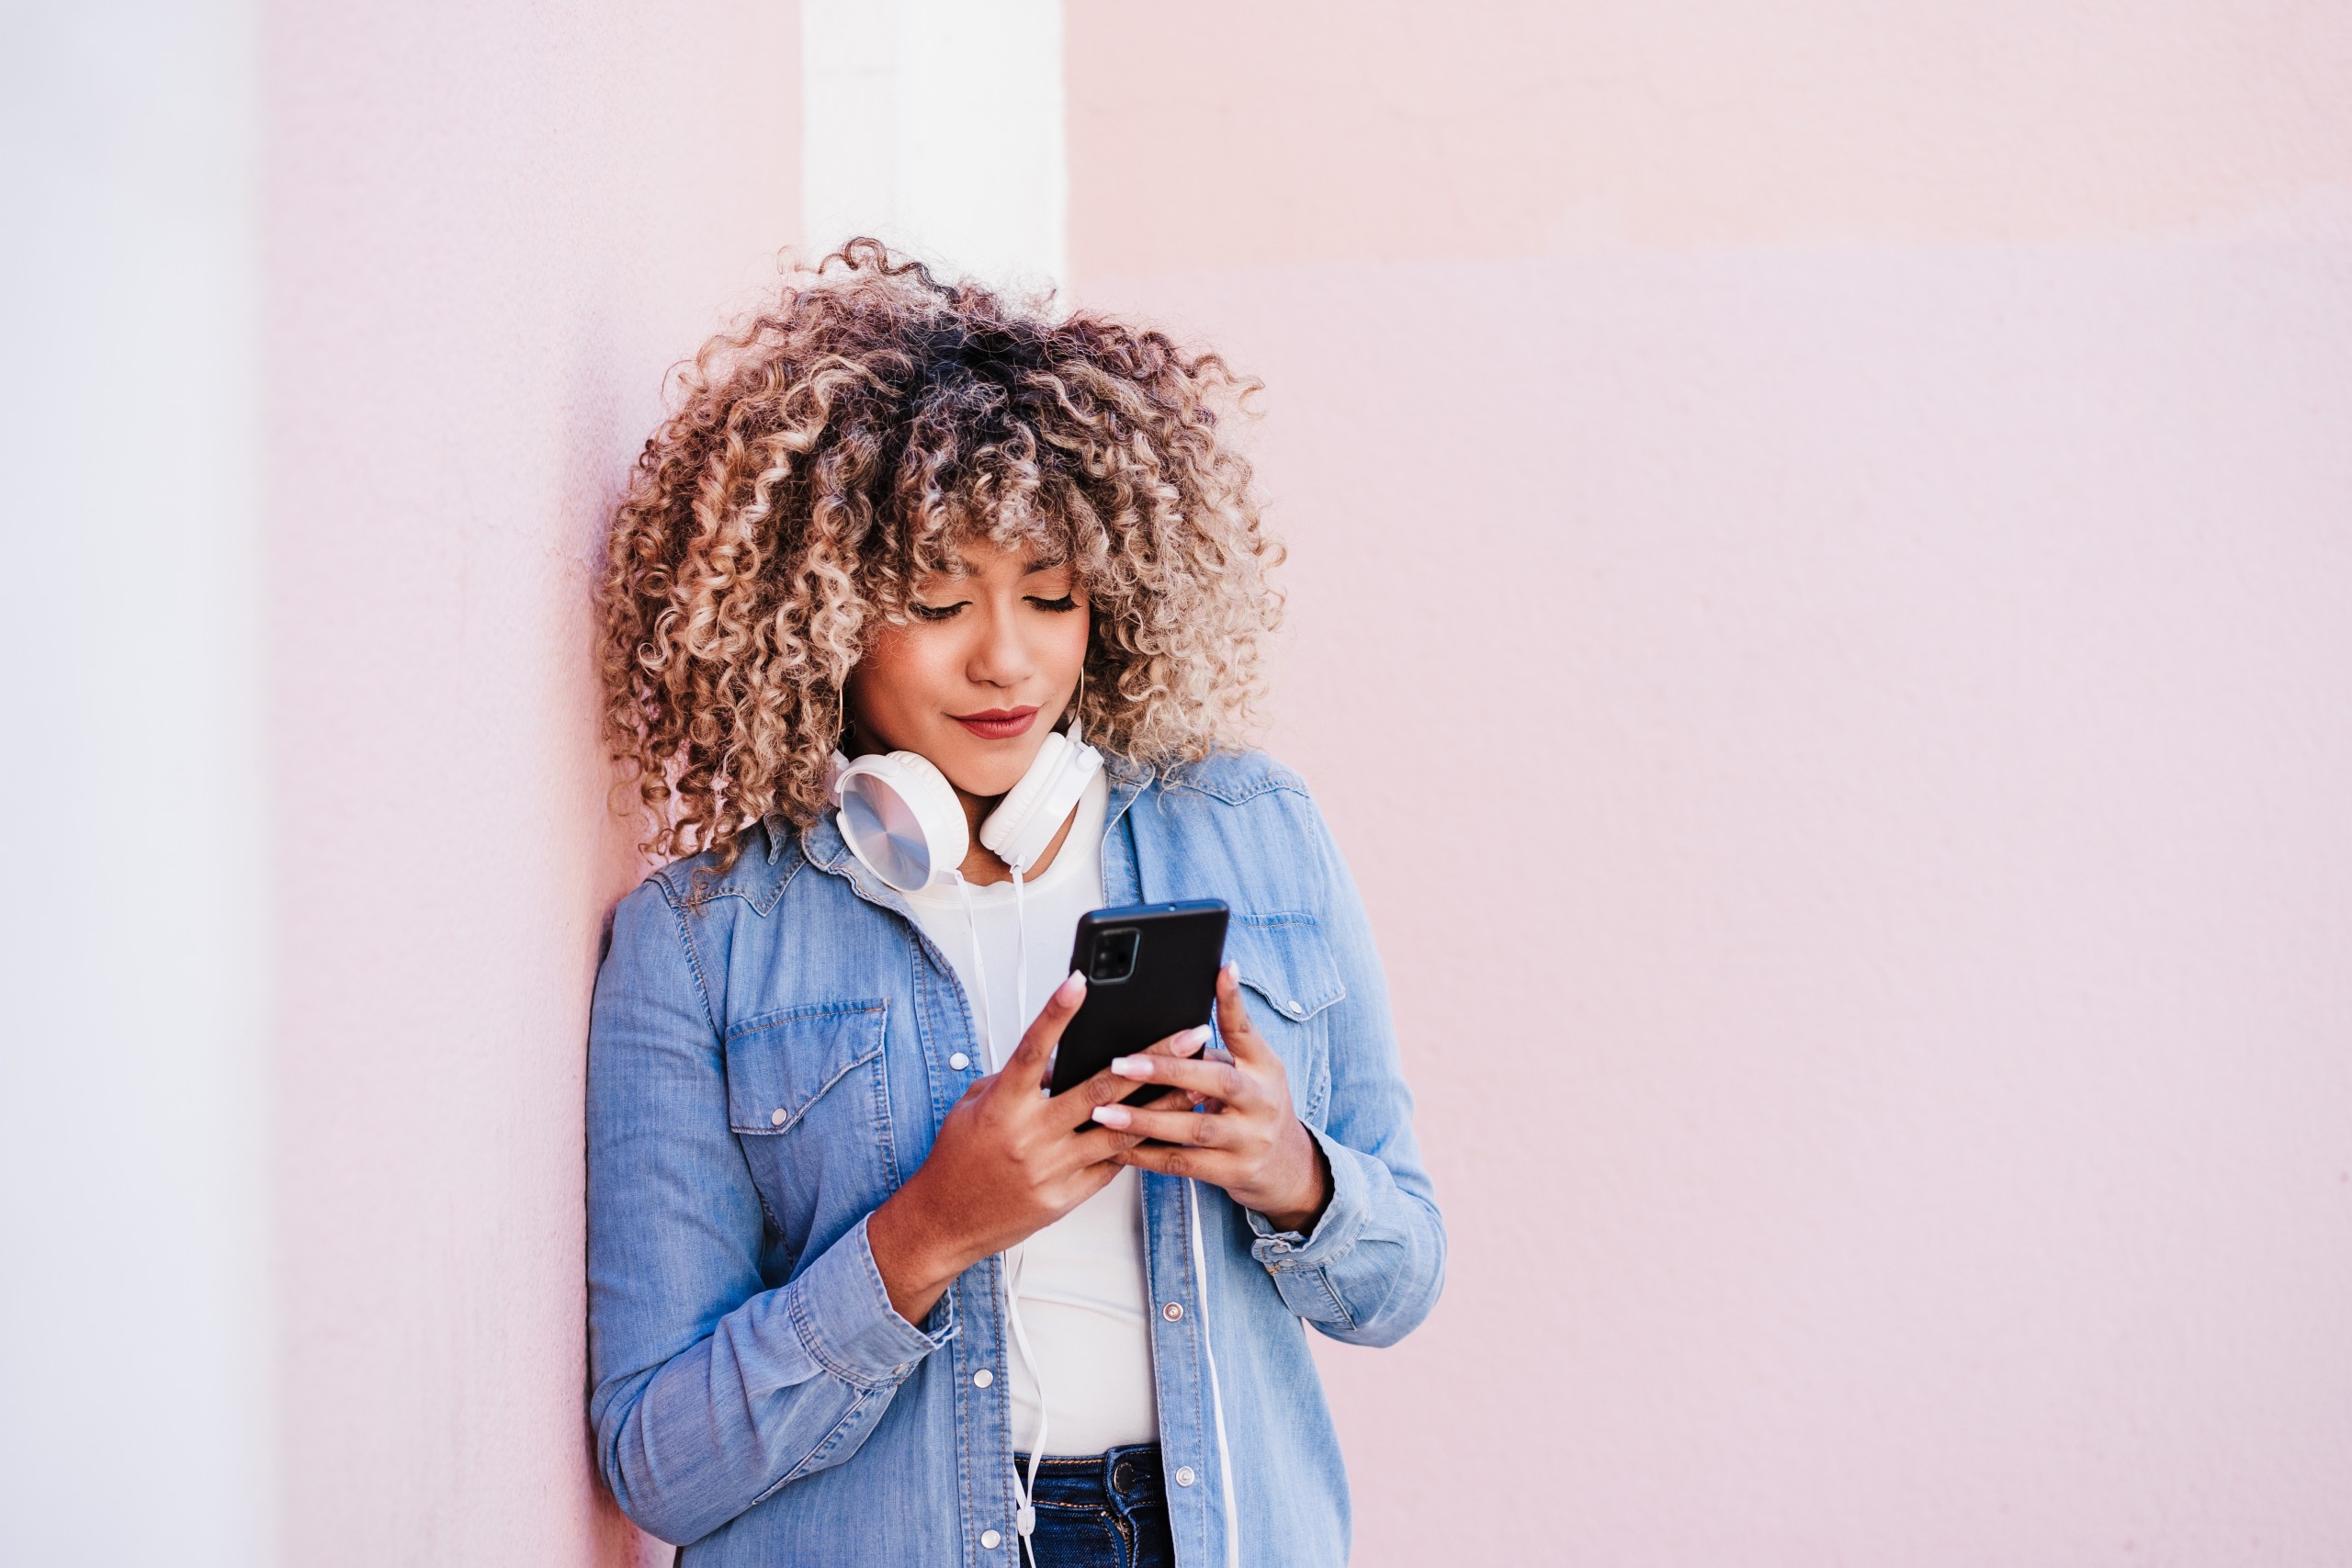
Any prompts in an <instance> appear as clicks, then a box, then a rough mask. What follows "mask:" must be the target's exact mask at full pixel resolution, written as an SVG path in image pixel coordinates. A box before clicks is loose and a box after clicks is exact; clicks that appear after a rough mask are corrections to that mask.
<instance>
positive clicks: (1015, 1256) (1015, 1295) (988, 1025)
mask: <svg viewBox="0 0 2352 1568" xmlns="http://www.w3.org/2000/svg"><path fill="white" fill-rule="evenodd" d="M948 875H949V876H951V877H954V878H955V880H956V887H957V889H958V890H960V891H961V892H962V894H963V896H964V923H965V926H966V929H967V930H968V931H970V932H971V934H972V977H973V980H974V983H975V984H976V985H977V986H978V989H979V993H980V1040H981V1043H982V1046H983V1048H984V1049H986V1050H987V1052H988V1054H989V1068H990V1069H991V1070H999V1069H1001V1068H1002V1067H1003V1066H1004V1062H1003V1059H1002V1058H1001V1057H1000V1056H999V1055H997V1049H996V1020H995V1017H994V1016H993V1014H992V1013H991V1012H990V1011H989V965H988V959H987V957H986V955H984V954H983V953H981V951H980V916H979V911H978V909H977V908H975V907H974V906H973V903H972V885H971V884H970V883H968V882H967V881H965V880H964V875H963V874H962V873H961V872H958V871H951V872H949V873H948ZM1012 903H1013V919H1014V920H1015V922H1016V928H1017V931H1018V937H1017V941H1018V942H1019V952H1020V954H1021V961H1020V963H1019V964H1018V965H1017V966H1016V967H1015V968H1014V970H1013V976H1012V990H1013V1005H1014V1007H1015V1008H1016V1009H1017V1010H1019V1011H1020V1012H1021V1013H1023V1014H1024V1015H1025V1014H1026V1013H1027V1012H1028V1010H1029V913H1028V907H1027V905H1026V904H1025V902H1024V901H1023V898H1022V893H1021V867H1020V866H1019V865H1015V866H1013V868H1012ZM1001 1256H1002V1258H1003V1259H1004V1318H1005V1322H1006V1324H1007V1325H1009V1326H1010V1327H1011V1328H1012V1344H1013V1348H1014V1349H1015V1350H1017V1351H1018V1352H1019V1353H1020V1356H1021V1359H1022V1360H1023V1362H1024V1363H1026V1364H1027V1366H1028V1368H1029V1381H1030V1382H1032V1383H1033V1384H1035V1387H1036V1390H1037V1436H1036V1438H1035V1441H1034V1442H1032V1443H1031V1444H1030V1447H1029V1473H1028V1475H1027V1477H1026V1478H1024V1477H1023V1475H1022V1473H1021V1467H1020V1466H1019V1465H1015V1466H1013V1468H1012V1491H1013V1495H1014V1496H1015V1497H1017V1498H1018V1499H1019V1500H1020V1505H1021V1506H1020V1509H1019V1511H1018V1512H1016V1513H1015V1514H1014V1516H1013V1521H1012V1528H1013V1529H1014V1530H1015V1531H1016V1532H1017V1533H1018V1534H1019V1535H1020V1537H1021V1546H1022V1550H1023V1551H1026V1552H1027V1553H1028V1554H1029V1568H1037V1548H1036V1543H1035V1540H1032V1539H1031V1538H1032V1537H1033V1536H1034V1535H1035V1533H1036V1529H1037V1503H1036V1496H1037V1464H1038V1461H1041V1460H1043V1459H1044V1458H1045V1457H1046V1379H1045V1375H1044V1372H1043V1371H1042V1370H1041V1369H1040V1368H1039V1367H1038V1365H1037V1355H1036V1352H1035V1351H1034V1350H1032V1349H1030V1348H1029V1331H1028V1329H1027V1328H1026V1327H1025V1326H1023V1324H1022V1321H1021V1301H1020V1298H1021V1265H1022V1260H1023V1258H1024V1257H1025V1256H1026V1254H1025V1253H1024V1252H1023V1249H1022V1248H1021V1247H1020V1246H1019V1245H1018V1244H1016V1245H1014V1246H1012V1247H1007V1248H1005V1250H1004V1252H1003V1253H1002V1254H1001ZM1009 1392H1010V1391H1009V1390H1008V1393H1009Z"/></svg>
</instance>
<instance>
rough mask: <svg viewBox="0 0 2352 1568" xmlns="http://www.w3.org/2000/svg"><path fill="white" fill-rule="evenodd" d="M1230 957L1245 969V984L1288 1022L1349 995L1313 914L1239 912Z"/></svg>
mask: <svg viewBox="0 0 2352 1568" xmlns="http://www.w3.org/2000/svg"><path fill="white" fill-rule="evenodd" d="M1225 955H1226V957H1227V958H1229V959H1231V960H1232V961H1233V962H1234V963H1236V964H1240V965H1241V983H1242V984H1243V985H1244V986H1247V987H1250V989H1251V990H1253V991H1255V992H1257V993H1258V995H1259V996H1261V997H1262V998H1265V1001H1266V1005H1267V1006H1269V1007H1271V1008H1272V1009H1273V1010H1274V1011H1275V1012H1276V1013H1278V1014H1280V1015H1281V1016H1282V1017H1283V1018H1287V1019H1291V1020H1294V1021H1296V1020H1302V1019H1309V1018H1313V1017H1314V1016H1315V1015H1316V1014H1317V1013H1318V1012H1321V1011H1322V1010H1324V1009H1325V1008H1327V1007H1329V1006H1330V1005H1331V1004H1332V1003H1333V1002H1336V1001H1338V1000H1339V999H1340V998H1341V997H1344V996H1346V995H1347V994H1348V988H1347V987H1345V986H1344V985H1342V984H1340V965H1339V964H1338V963H1337V961H1335V960H1334V959H1333V958H1332V956H1331V948H1330V944H1329V942H1325V941H1324V940H1323V931H1322V928H1321V927H1319V926H1317V924H1316V923H1315V917H1314V916H1312V915H1244V914H1238V913H1237V914H1236V915H1235V916H1234V917H1233V919H1232V920H1231V922H1230V923H1229V924H1227V927H1226V929H1225Z"/></svg>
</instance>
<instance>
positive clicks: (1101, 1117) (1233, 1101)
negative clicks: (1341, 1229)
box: [1094, 964, 1331, 1231]
mask: <svg viewBox="0 0 2352 1568" xmlns="http://www.w3.org/2000/svg"><path fill="white" fill-rule="evenodd" d="M1216 1019H1217V1027H1218V1029H1219V1030H1221V1031H1222V1032H1224V1034H1225V1043H1226V1047H1227V1050H1229V1051H1231V1052H1232V1054H1233V1060H1232V1061H1231V1062H1208V1061H1201V1062H1186V1061H1171V1060H1169V1059H1167V1058H1166V1057H1165V1055H1158V1056H1155V1055H1136V1056H1121V1057H1119V1058H1118V1059H1117V1060H1116V1061H1114V1062H1113V1063H1112V1064H1111V1067H1110V1070H1111V1071H1112V1072H1114V1073H1116V1074H1118V1075H1119V1076H1120V1077H1121V1078H1123V1079H1125V1080H1128V1081H1133V1082H1141V1083H1154V1084H1166V1085H1168V1086H1169V1087H1170V1088H1171V1089H1183V1090H1185V1091H1187V1092H1188V1094H1189V1096H1190V1098H1191V1100H1192V1101H1193V1103H1194V1104H1197V1105H1202V1106H1204V1108H1205V1109H1204V1110H1202V1111H1182V1110H1172V1109H1171V1110H1144V1109H1138V1108H1136V1107H1132V1106H1125V1105H1113V1104H1108V1103H1105V1104H1102V1105H1100V1106H1099V1107H1098V1108H1097V1109H1096V1111H1094V1119H1095V1120H1096V1121H1097V1122H1101V1123H1102V1124H1103V1125H1104V1126H1105V1127H1114V1128H1117V1129H1118V1130H1119V1131H1121V1132H1123V1133H1131V1134H1141V1135H1142V1136H1144V1137H1146V1138H1148V1139H1151V1140H1152V1142H1150V1143H1146V1144H1137V1145H1131V1146H1129V1147H1127V1148H1125V1149H1124V1150H1122V1151H1121V1152H1119V1153H1118V1154H1117V1155H1116V1156H1114V1157H1115V1158H1116V1159H1117V1160H1118V1162H1119V1163H1120V1164H1122V1165H1133V1166H1140V1167H1141V1168H1144V1169H1145V1170H1157V1171H1163V1172H1165V1173H1167V1174H1168V1175H1170V1176H1191V1177H1197V1178H1198V1179H1201V1180H1203V1181H1206V1182H1211V1183H1214V1184H1215V1185H1216V1186H1218V1187H1222V1188H1224V1189H1225V1190H1226V1191H1227V1192H1229V1193H1231V1194H1232V1196H1233V1201H1235V1202H1237V1203H1238V1204H1240V1205H1241V1206H1242V1207H1243V1208H1245V1209H1255V1210H1256V1211H1257V1212H1258V1213H1261V1214H1263V1215H1265V1216H1266V1218H1267V1219H1268V1220H1269V1221H1271V1222H1272V1224H1273V1226H1274V1228H1275V1229H1277V1230H1285V1231H1306V1230H1309V1229H1312V1228H1313V1226H1314V1224H1315V1222H1316V1221H1317V1219H1319V1218H1321V1217H1322V1213H1323V1205H1324V1204H1326V1203H1328V1202H1329V1201H1330V1198H1331V1173H1330V1171H1329V1168H1327V1167H1326V1166H1325V1164H1324V1161H1323V1151H1322V1150H1321V1149H1320V1148H1318V1147H1317V1145H1316V1143H1315V1140H1314V1139H1313V1138H1312V1137H1310V1136H1308V1134H1307V1131H1306V1127H1305V1126H1304V1125H1302V1124H1301V1123H1300V1122H1299V1120H1298V1115H1297V1113H1296V1112H1295V1111H1293V1110H1292V1109H1291V1100H1290V1077H1289V1075H1288V1074H1286V1073H1284V1072H1283V1059H1282V1058H1281V1057H1280V1056H1278V1055H1274V1048H1273V1047H1272V1046H1271V1045H1269V1044H1267V1043H1266V1041H1265V1037H1264V1036H1263V1035H1261V1034H1260V1033H1259V1032H1258V1026H1257V1025H1256V1024H1254V1023H1252V1022H1250V1010H1249V1009H1248V1008H1247V1007H1245V1006H1243V1005H1242V1001H1241V979H1240V971H1239V970H1238V969H1237V968H1236V967H1235V966H1234V965H1232V964H1227V965H1226V966H1225V967H1224V969H1222V970H1221V971H1219V972H1218V974H1217V977H1216ZM1106 1098H1115V1097H1106Z"/></svg>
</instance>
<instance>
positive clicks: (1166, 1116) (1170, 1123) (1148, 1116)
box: [1094, 1105, 1239, 1149]
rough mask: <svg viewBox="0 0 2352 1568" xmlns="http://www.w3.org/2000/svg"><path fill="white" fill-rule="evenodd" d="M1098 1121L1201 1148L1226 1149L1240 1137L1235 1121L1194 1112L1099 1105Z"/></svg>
mask: <svg viewBox="0 0 2352 1568" xmlns="http://www.w3.org/2000/svg"><path fill="white" fill-rule="evenodd" d="M1094 1119H1095V1120H1096V1121H1097V1122H1102V1123H1103V1125H1104V1126H1105V1127H1114V1128H1116V1129H1117V1130H1118V1131H1120V1132H1122V1133H1129V1134H1140V1135H1142V1136H1144V1137H1147V1138H1149V1139H1151V1140H1152V1141H1153V1142H1155V1143H1161V1144H1190V1145H1193V1146H1195V1147H1198V1148H1204V1149H1214V1148H1223V1147H1225V1146H1226V1145H1229V1144H1231V1143H1232V1142H1233V1141H1234V1140H1235V1138H1237V1137H1238V1135H1239V1133H1238V1129H1237V1128H1236V1127H1235V1126H1234V1122H1233V1118H1231V1117H1227V1116H1202V1115H1197V1114H1195V1113H1194V1112H1193V1111H1146V1110H1143V1109H1142V1108H1140V1107H1138V1106H1133V1105H1098V1106H1096V1107H1095V1108H1094Z"/></svg>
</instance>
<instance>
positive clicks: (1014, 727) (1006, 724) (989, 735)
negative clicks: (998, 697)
mask: <svg viewBox="0 0 2352 1568" xmlns="http://www.w3.org/2000/svg"><path fill="white" fill-rule="evenodd" d="M948 717H950V718H952V719H954V720H955V721H956V723H958V724H960V725H962V726H963V727H964V728H967V729H968V730H970V731H971V732H972V733H973V734H975V735H977V736H978V737H979V738H980V739H983V740H1010V739H1012V738H1013V737H1014V736H1016V735H1023V734H1026V733H1027V732H1028V729H1029V727H1030V725H1032V724H1034V723H1035V722H1036V718H1037V710H1036V708H1035V706H1034V705H1033V706H1030V707H1025V708H989V709H987V710H985V711H984V712H981V713H957V714H950V715H948Z"/></svg>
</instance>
